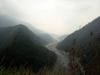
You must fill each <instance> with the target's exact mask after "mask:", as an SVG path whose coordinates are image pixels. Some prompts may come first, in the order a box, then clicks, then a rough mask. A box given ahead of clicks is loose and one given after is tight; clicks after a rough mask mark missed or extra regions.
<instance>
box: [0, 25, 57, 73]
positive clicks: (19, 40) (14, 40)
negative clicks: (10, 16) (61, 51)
mask: <svg viewBox="0 0 100 75" xmlns="http://www.w3.org/2000/svg"><path fill="white" fill-rule="evenodd" d="M0 35H1V37H0V41H1V42H0V60H2V58H3V60H2V62H1V63H0V65H3V66H5V67H9V66H10V67H11V66H12V67H19V66H32V67H33V69H34V70H35V71H38V70H39V69H40V68H43V67H44V66H46V65H48V66H49V67H52V66H53V65H54V63H55V61H56V58H57V57H56V54H55V53H53V52H52V51H50V50H48V49H47V48H45V47H44V46H43V43H42V40H41V39H40V38H39V37H37V36H36V35H35V34H34V33H33V32H32V31H30V30H29V29H28V28H27V27H25V26H23V25H18V26H14V27H7V28H1V29H0Z"/></svg>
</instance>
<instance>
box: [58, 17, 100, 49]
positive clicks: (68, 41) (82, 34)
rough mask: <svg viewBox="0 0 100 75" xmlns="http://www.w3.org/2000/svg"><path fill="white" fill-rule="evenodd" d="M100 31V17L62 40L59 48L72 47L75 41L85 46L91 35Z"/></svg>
mask: <svg viewBox="0 0 100 75" xmlns="http://www.w3.org/2000/svg"><path fill="white" fill-rule="evenodd" d="M99 33H100V17H98V18H96V19H95V20H93V21H92V22H90V23H89V24H87V25H86V26H84V27H83V28H82V29H80V30H78V31H76V32H74V33H72V34H71V35H69V36H68V37H66V38H65V39H64V40H63V41H62V42H60V43H59V44H58V46H57V48H59V49H63V50H65V49H68V48H70V46H72V45H74V44H75V43H78V44H80V45H81V46H84V45H85V44H86V43H87V42H88V41H89V39H90V38H91V35H94V36H95V35H98V34H99Z"/></svg>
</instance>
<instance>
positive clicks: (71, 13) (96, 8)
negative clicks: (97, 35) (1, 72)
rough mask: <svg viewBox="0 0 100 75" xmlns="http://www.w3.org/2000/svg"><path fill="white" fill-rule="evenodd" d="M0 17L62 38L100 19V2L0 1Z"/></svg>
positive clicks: (82, 0) (87, 0)
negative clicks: (29, 24) (18, 20)
mask: <svg viewBox="0 0 100 75" xmlns="http://www.w3.org/2000/svg"><path fill="white" fill-rule="evenodd" d="M0 14H7V15H10V16H12V17H16V18H18V19H21V20H23V21H26V22H29V23H31V24H32V25H33V26H35V27H37V28H39V29H41V30H44V31H46V32H49V33H54V34H57V35H64V34H69V33H72V32H73V31H75V30H77V29H79V28H80V27H81V26H84V25H85V24H87V23H89V22H91V21H92V20H93V19H95V18H96V17H98V16H100V0H0Z"/></svg>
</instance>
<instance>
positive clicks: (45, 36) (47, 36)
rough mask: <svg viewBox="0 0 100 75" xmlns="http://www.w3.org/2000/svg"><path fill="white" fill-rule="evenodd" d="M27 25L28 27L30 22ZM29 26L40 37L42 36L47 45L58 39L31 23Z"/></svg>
mask: <svg viewBox="0 0 100 75" xmlns="http://www.w3.org/2000/svg"><path fill="white" fill-rule="evenodd" d="M26 25H27V27H28V25H29V24H26ZM28 28H30V29H31V31H32V32H34V33H35V34H36V35H37V36H38V37H40V38H41V39H42V40H43V41H44V43H45V45H48V44H49V43H52V42H54V41H56V40H55V39H54V38H53V37H52V36H51V35H50V34H48V33H46V32H44V31H41V30H39V29H37V28H35V27H32V25H29V27H28Z"/></svg>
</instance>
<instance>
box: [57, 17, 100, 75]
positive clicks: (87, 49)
mask: <svg viewBox="0 0 100 75" xmlns="http://www.w3.org/2000/svg"><path fill="white" fill-rule="evenodd" d="M58 48H60V49H62V50H65V51H66V52H68V53H69V59H70V63H69V64H70V71H69V72H71V75H100V17H98V18H96V19H95V20H93V21H92V22H91V23H89V24H87V25H86V26H84V27H83V28H82V29H80V30H78V31H76V32H74V33H73V34H71V35H69V36H68V37H67V38H65V39H64V40H63V41H62V42H61V43H59V45H58Z"/></svg>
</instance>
